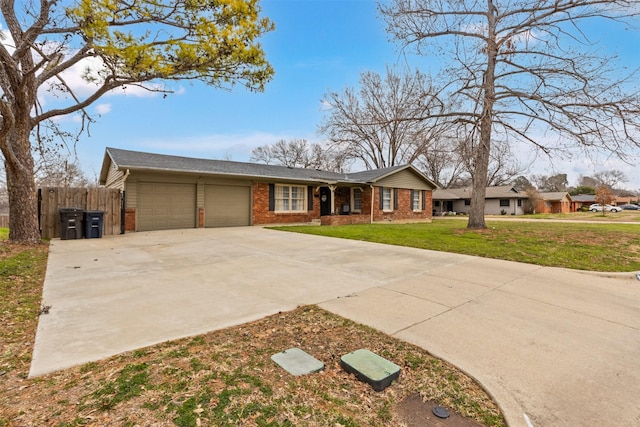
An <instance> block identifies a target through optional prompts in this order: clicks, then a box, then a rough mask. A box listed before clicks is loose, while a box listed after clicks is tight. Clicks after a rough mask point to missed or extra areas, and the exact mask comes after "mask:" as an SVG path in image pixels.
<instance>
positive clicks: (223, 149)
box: [123, 132, 316, 162]
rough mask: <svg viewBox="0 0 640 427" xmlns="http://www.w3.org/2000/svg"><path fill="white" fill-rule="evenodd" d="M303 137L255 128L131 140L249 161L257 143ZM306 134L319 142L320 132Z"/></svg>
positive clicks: (160, 149) (143, 146)
mask: <svg viewBox="0 0 640 427" xmlns="http://www.w3.org/2000/svg"><path fill="white" fill-rule="evenodd" d="M299 138H301V136H300V135H297V134H296V135H289V134H286V133H282V134H275V133H267V132H251V133H245V134H210V135H202V136H190V137H175V138H168V139H143V140H137V141H131V145H133V146H135V147H137V148H135V149H140V150H142V151H150V152H155V153H163V154H170V155H176V156H187V157H200V158H209V159H220V160H235V161H239V162H246V161H249V157H250V156H251V151H253V149H254V148H256V147H259V146H262V145H271V144H275V143H276V142H277V141H279V140H281V139H284V140H290V139H299ZM302 138H306V139H307V140H308V141H310V142H315V138H316V136H315V135H312V136H308V137H304V136H303V137H302ZM123 148H126V147H123Z"/></svg>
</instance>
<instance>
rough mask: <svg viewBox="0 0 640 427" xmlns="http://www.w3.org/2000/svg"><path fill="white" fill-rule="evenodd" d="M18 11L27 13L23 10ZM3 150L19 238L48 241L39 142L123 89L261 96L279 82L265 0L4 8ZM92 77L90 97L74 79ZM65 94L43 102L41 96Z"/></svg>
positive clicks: (0, 18) (0, 43) (0, 45)
mask: <svg viewBox="0 0 640 427" xmlns="http://www.w3.org/2000/svg"><path fill="white" fill-rule="evenodd" d="M16 6H17V7H16ZM0 12H1V15H0V25H2V28H6V29H8V34H9V36H7V37H6V38H5V39H4V40H0V150H1V151H2V155H3V156H4V160H5V170H6V176H7V188H8V190H9V205H10V211H11V212H10V224H9V238H10V239H11V240H14V241H21V242H26V243H37V242H39V241H40V235H39V231H38V218H37V200H36V196H35V180H34V159H33V155H32V151H31V148H32V147H31V141H30V138H31V137H33V134H34V132H35V133H37V132H38V131H39V130H40V129H41V126H43V124H45V123H48V122H49V123H51V122H53V120H54V119H55V118H56V117H59V116H64V115H68V114H73V113H75V114H78V115H79V117H80V118H81V119H82V120H83V123H87V122H89V121H91V117H89V115H88V113H87V110H86V108H87V107H88V106H90V105H91V104H93V103H94V102H95V101H97V100H98V99H100V98H101V97H102V96H103V95H105V94H107V93H109V92H110V91H112V90H114V89H116V88H123V87H136V88H142V89H144V90H149V91H156V92H163V93H167V92H170V88H167V87H165V86H163V85H161V83H162V81H177V80H199V81H202V82H205V83H207V84H209V85H212V86H214V87H224V88H230V87H232V86H233V85H234V84H236V83H238V84H242V85H243V86H245V87H246V88H248V89H250V90H257V91H261V90H263V88H264V85H265V84H266V82H268V81H269V80H270V79H271V76H272V75H273V68H272V67H271V65H270V64H269V63H268V62H267V61H266V59H265V55H264V52H263V51H262V48H261V46H260V44H259V43H258V41H257V40H258V38H259V37H261V36H262V35H263V34H264V33H266V32H268V31H271V30H272V29H273V28H274V26H273V23H272V22H271V21H269V20H268V19H266V18H262V17H261V16H260V7H259V4H258V0H244V1H241V2H212V1H208V0H191V1H178V2H174V1H166V0H139V1H131V2H126V1H106V0H94V1H91V2H89V1H81V2H78V1H74V2H61V1H55V0H50V1H45V0H40V1H23V2H16V1H12V0H2V1H0ZM78 68H79V69H81V70H84V72H83V73H82V78H83V79H84V81H85V82H86V83H87V85H86V87H85V89H87V90H88V91H89V94H88V95H85V92H82V91H79V90H77V87H75V86H74V85H73V84H71V79H69V77H77V76H76V75H75V74H74V71H73V70H74V69H78ZM47 92H49V93H50V94H52V95H54V96H56V97H57V99H56V102H53V103H48V104H45V103H43V102H40V99H39V95H40V94H42V93H47Z"/></svg>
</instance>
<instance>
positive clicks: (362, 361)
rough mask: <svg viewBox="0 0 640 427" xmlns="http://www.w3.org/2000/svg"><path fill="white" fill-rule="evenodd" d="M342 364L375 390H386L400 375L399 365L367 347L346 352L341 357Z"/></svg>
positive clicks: (346, 369)
mask: <svg viewBox="0 0 640 427" xmlns="http://www.w3.org/2000/svg"><path fill="white" fill-rule="evenodd" d="M340 365H341V366H342V368H343V369H344V370H345V371H347V372H349V373H350V374H355V376H356V377H357V378H358V379H359V380H360V381H363V382H366V383H367V384H370V385H371V387H373V389H374V390H375V391H382V390H384V389H385V388H387V387H389V386H390V385H391V383H392V382H393V380H395V379H396V378H398V377H399V376H400V367H399V366H398V365H396V364H395V363H393V362H390V361H388V360H387V359H385V358H383V357H380V356H378V355H377V354H375V353H373V352H371V351H369V350H366V349H360V350H356V351H354V352H351V353H349V354H345V355H344V356H342V357H341V358H340Z"/></svg>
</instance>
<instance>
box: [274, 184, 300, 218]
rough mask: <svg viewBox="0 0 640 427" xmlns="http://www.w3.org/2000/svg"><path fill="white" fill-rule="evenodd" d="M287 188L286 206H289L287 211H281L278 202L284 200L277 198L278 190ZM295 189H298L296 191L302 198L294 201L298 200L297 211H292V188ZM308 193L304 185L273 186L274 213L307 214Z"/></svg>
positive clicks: (280, 205)
mask: <svg viewBox="0 0 640 427" xmlns="http://www.w3.org/2000/svg"><path fill="white" fill-rule="evenodd" d="M285 187H286V188H288V198H287V201H288V203H287V204H288V205H289V209H282V203H281V202H280V201H281V200H284V198H283V197H280V198H279V197H278V194H279V191H280V189H283V188H285ZM294 187H296V188H298V191H299V192H301V194H302V198H300V197H298V198H296V199H295V200H298V201H299V203H298V206H299V207H298V209H296V210H293V209H292V206H293V201H294V198H293V190H292V189H293V188H294ZM307 193H308V191H307V186H306V185H296V184H275V185H274V212H275V213H277V214H301V213H307V209H308V200H307V197H308V194H307Z"/></svg>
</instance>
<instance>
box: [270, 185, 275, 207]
mask: <svg viewBox="0 0 640 427" xmlns="http://www.w3.org/2000/svg"><path fill="white" fill-rule="evenodd" d="M269 210H270V211H275V210H276V185H275V184H269Z"/></svg>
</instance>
